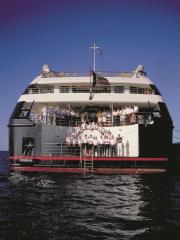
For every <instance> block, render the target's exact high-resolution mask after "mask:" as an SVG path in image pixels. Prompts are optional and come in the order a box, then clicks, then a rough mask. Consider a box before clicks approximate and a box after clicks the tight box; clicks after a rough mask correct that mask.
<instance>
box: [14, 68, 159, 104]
mask: <svg viewBox="0 0 180 240" xmlns="http://www.w3.org/2000/svg"><path fill="white" fill-rule="evenodd" d="M96 74H97V75H99V76H101V77H103V78H105V79H107V81H108V82H109V84H108V85H103V84H97V85H96V86H94V88H93V99H92V100H90V99H89V94H90V89H91V87H92V82H93V77H92V76H91V74H90V72H81V73H67V72H54V71H52V70H50V69H49V68H48V67H47V66H46V65H45V66H44V67H43V71H42V72H41V73H40V74H39V75H38V76H37V77H36V78H35V79H34V80H33V81H32V82H31V83H30V85H29V86H28V87H27V89H26V90H25V92H24V93H23V94H22V96H21V97H20V98H19V100H18V101H19V102H22V101H23V102H32V101H35V102H39V103H50V104H51V103H58V102H59V103H69V102H71V103H74V104H75V103H77V104H81V103H93V102H95V103H99V104H108V103H112V102H114V103H122V104H127V103H128V104H141V105H143V104H146V105H147V103H148V102H151V103H154V104H156V103H158V102H163V99H162V97H161V95H160V93H159V91H158V90H157V88H156V87H155V85H154V84H153V82H152V81H151V80H150V79H149V78H148V77H147V76H146V73H145V72H143V71H141V72H139V71H137V70H136V71H133V72H96Z"/></svg>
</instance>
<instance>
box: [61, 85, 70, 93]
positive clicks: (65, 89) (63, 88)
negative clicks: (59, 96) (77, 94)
mask: <svg viewBox="0 0 180 240" xmlns="http://www.w3.org/2000/svg"><path fill="white" fill-rule="evenodd" d="M59 92H60V93H69V86H61V87H59Z"/></svg>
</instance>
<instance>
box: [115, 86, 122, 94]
mask: <svg viewBox="0 0 180 240" xmlns="http://www.w3.org/2000/svg"><path fill="white" fill-rule="evenodd" d="M114 93H124V87H123V86H114Z"/></svg>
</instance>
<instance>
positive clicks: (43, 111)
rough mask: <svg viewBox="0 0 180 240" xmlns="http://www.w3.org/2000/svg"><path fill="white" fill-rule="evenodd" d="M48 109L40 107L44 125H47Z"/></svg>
mask: <svg viewBox="0 0 180 240" xmlns="http://www.w3.org/2000/svg"><path fill="white" fill-rule="evenodd" d="M47 116H48V109H47V106H46V105H45V106H43V107H42V119H43V122H44V123H45V124H47Z"/></svg>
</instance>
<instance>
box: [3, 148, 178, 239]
mask: <svg viewBox="0 0 180 240" xmlns="http://www.w3.org/2000/svg"><path fill="white" fill-rule="evenodd" d="M7 239H8V240H16V239H17V240H21V239H26V240H30V239H33V240H36V239H37V240H40V239H43V240H46V239H48V240H61V239H74V240H79V239H82V240H86V239H98V240H117V239H122V240H123V239H127V240H128V239H132V240H151V239H152V240H154V239H155V240H156V239H158V240H161V239H172V240H176V239H178V240H179V239H180V174H178V171H177V172H176V173H172V172H171V173H163V174H162V173H161V174H150V175H81V174H77V175H72V174H44V173H43V174H40V173H33V174H32V173H28V174H27V173H26V174H23V173H9V168H8V160H7V152H0V240H7Z"/></svg>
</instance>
